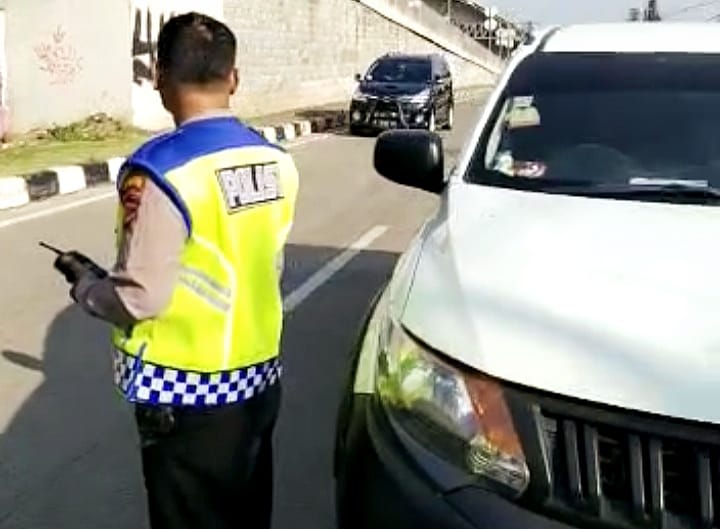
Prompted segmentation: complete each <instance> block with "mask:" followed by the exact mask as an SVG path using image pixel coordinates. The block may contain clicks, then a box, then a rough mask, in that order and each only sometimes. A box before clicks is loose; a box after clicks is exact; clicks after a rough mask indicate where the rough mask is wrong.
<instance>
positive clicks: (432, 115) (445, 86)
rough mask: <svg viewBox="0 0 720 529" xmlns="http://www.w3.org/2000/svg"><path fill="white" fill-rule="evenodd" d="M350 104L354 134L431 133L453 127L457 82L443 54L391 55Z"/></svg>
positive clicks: (368, 76)
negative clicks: (404, 131)
mask: <svg viewBox="0 0 720 529" xmlns="http://www.w3.org/2000/svg"><path fill="white" fill-rule="evenodd" d="M356 80H357V81H358V87H357V90H356V91H355V93H354V94H353V97H352V102H351V104H350V132H351V133H353V134H359V133H363V132H379V131H382V130H386V129H398V128H402V129H409V128H416V129H426V130H430V131H435V130H436V129H437V128H438V127H439V126H442V128H444V129H450V128H452V125H453V105H454V98H453V81H452V74H451V72H450V66H449V65H448V62H447V60H446V59H445V58H444V57H443V56H441V55H439V54H429V55H408V54H387V55H384V56H382V57H380V58H379V59H377V60H376V61H375V62H374V63H373V64H372V65H371V66H370V68H368V70H367V73H366V74H365V75H364V76H363V75H360V74H357V76H356Z"/></svg>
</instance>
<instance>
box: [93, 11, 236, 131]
mask: <svg viewBox="0 0 720 529" xmlns="http://www.w3.org/2000/svg"><path fill="white" fill-rule="evenodd" d="M96 1H97V0H96ZM103 1H104V0H103ZM239 1H242V0H239ZM130 6H131V10H130V16H131V28H132V35H131V36H129V37H126V38H130V46H131V50H132V68H131V70H132V88H131V90H132V97H131V99H132V122H133V124H134V125H135V126H137V127H140V128H146V129H157V128H162V127H167V126H170V125H171V124H172V121H171V119H170V116H169V115H168V114H167V112H165V109H163V107H162V105H161V103H160V99H159V97H158V95H157V92H156V91H155V90H154V89H153V84H152V69H153V65H154V61H155V56H156V48H157V38H158V34H159V32H160V28H161V27H162V25H163V22H164V21H165V20H167V19H168V18H170V17H171V16H173V15H176V14H180V13H186V12H188V11H198V12H202V13H206V14H208V15H210V16H212V17H215V18H218V19H221V20H222V18H223V0H131V2H130Z"/></svg>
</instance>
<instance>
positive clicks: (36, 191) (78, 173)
mask: <svg viewBox="0 0 720 529" xmlns="http://www.w3.org/2000/svg"><path fill="white" fill-rule="evenodd" d="M345 120H346V117H345V113H344V112H334V113H331V114H329V115H326V116H324V117H320V118H313V119H308V120H300V121H293V122H292V123H284V124H282V125H277V126H274V127H262V128H256V129H255V130H257V132H259V133H260V134H262V135H263V137H265V139H267V140H268V141H269V142H271V143H282V142H285V141H291V140H294V139H296V138H300V137H302V136H308V135H310V134H313V133H318V132H324V131H329V130H333V129H337V128H338V127H341V126H343V125H344V124H345ZM124 161H125V158H122V157H117V158H112V159H110V160H107V161H104V162H98V163H87V164H82V165H67V166H62V167H50V168H48V169H46V170H44V171H39V172H37V173H33V174H30V175H22V176H9V177H0V210H4V209H11V208H18V207H21V206H25V205H27V204H30V203H31V202H36V201H39V200H44V199H46V198H50V197H54V196H58V195H67V194H70V193H77V192H78V191H82V190H83V189H88V188H91V187H94V186H97V185H101V184H107V183H111V182H112V183H114V182H115V181H116V179H117V175H118V172H119V170H120V166H121V165H122V164H123V162H124Z"/></svg>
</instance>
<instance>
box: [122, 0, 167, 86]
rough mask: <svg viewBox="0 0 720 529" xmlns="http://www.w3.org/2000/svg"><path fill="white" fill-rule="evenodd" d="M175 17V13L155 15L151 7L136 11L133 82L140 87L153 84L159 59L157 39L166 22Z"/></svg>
mask: <svg viewBox="0 0 720 529" xmlns="http://www.w3.org/2000/svg"><path fill="white" fill-rule="evenodd" d="M173 16H175V12H174V11H168V12H161V13H159V14H155V13H153V10H152V9H150V7H146V8H145V9H140V8H136V9H135V20H134V23H133V36H132V56H133V82H135V83H136V84H138V85H141V84H143V83H144V82H152V79H153V71H154V68H155V61H156V59H157V38H158V34H159V33H160V28H162V27H163V25H165V21H166V20H168V19H170V18H172V17H173Z"/></svg>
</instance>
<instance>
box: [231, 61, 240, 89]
mask: <svg viewBox="0 0 720 529" xmlns="http://www.w3.org/2000/svg"><path fill="white" fill-rule="evenodd" d="M239 84H240V74H239V73H238V69H237V68H233V69H232V72H230V95H235V92H237V89H238V85H239Z"/></svg>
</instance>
